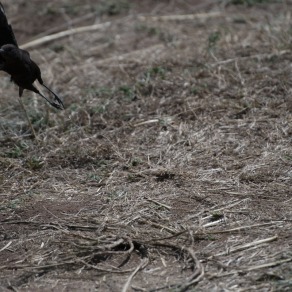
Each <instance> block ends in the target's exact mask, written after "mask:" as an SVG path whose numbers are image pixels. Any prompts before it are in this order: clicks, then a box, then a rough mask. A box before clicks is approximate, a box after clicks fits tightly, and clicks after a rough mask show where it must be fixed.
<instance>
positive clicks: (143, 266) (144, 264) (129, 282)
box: [122, 258, 149, 292]
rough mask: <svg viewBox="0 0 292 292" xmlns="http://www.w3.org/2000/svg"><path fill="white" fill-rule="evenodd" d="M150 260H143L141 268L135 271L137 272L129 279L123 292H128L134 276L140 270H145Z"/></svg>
mask: <svg viewBox="0 0 292 292" xmlns="http://www.w3.org/2000/svg"><path fill="white" fill-rule="evenodd" d="M148 262H149V259H148V258H144V259H142V261H141V263H140V264H139V266H138V267H137V268H136V269H135V271H134V272H133V273H132V274H131V275H130V277H129V278H128V280H127V282H126V284H125V285H124V287H123V290H122V292H127V291H128V288H129V286H130V284H131V281H132V279H133V278H134V276H135V275H136V274H137V273H138V272H139V270H141V269H143V268H145V266H146V265H147V264H148Z"/></svg>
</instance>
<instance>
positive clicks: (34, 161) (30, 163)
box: [25, 157, 44, 170]
mask: <svg viewBox="0 0 292 292" xmlns="http://www.w3.org/2000/svg"><path fill="white" fill-rule="evenodd" d="M43 165H44V162H43V161H42V160H41V159H40V158H38V157H30V158H28V159H27V160H26V161H25V166H26V167H27V168H28V169H30V170H38V169H41V168H42V167H43Z"/></svg>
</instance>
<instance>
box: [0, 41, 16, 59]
mask: <svg viewBox="0 0 292 292" xmlns="http://www.w3.org/2000/svg"><path fill="white" fill-rule="evenodd" d="M18 50H19V49H18V48H17V47H16V46H15V45H12V44H7V45H4V46H2V47H1V48H0V56H1V57H2V58H3V59H4V60H7V59H11V58H16V57H17V56H18Z"/></svg>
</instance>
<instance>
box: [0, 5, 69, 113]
mask: <svg viewBox="0 0 292 292" xmlns="http://www.w3.org/2000/svg"><path fill="white" fill-rule="evenodd" d="M0 70H2V71H5V72H6V73H8V74H9V75H10V76H11V81H13V82H14V83H15V84H16V85H17V86H18V87H19V97H21V96H22V93H23V90H24V89H27V90H31V91H33V92H35V93H37V94H39V95H40V96H41V97H43V98H44V99H46V101H47V102H48V103H49V104H50V105H52V106H53V107H55V108H57V109H64V105H63V102H62V100H61V99H60V97H59V96H58V95H57V94H56V93H55V92H54V91H53V90H51V89H50V88H49V87H48V86H47V85H45V84H44V82H43V80H42V77H41V70H40V68H39V66H38V65H37V64H36V63H35V62H34V61H33V60H32V59H31V58H30V55H29V52H27V51H25V50H22V49H20V48H19V47H18V44H17V41H16V39H15V36H14V33H13V30H12V27H11V25H10V24H8V21H7V18H6V15H5V10H4V7H3V5H2V3H1V2H0ZM35 80H37V81H38V82H39V83H40V84H41V85H42V86H43V87H45V88H46V89H47V90H48V91H49V92H50V93H51V94H52V95H53V96H54V101H51V100H50V99H49V98H47V97H46V96H44V95H43V94H42V93H41V92H40V91H39V90H38V89H37V88H36V87H35V86H34V85H33V83H34V82H35Z"/></svg>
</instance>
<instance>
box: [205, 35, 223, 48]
mask: <svg viewBox="0 0 292 292" xmlns="http://www.w3.org/2000/svg"><path fill="white" fill-rule="evenodd" d="M220 38H221V33H220V32H219V31H215V32H212V33H211V34H210V35H209V37H208V50H209V51H210V50H212V49H214V48H215V47H216V45H217V43H218V41H219V40H220Z"/></svg>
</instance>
